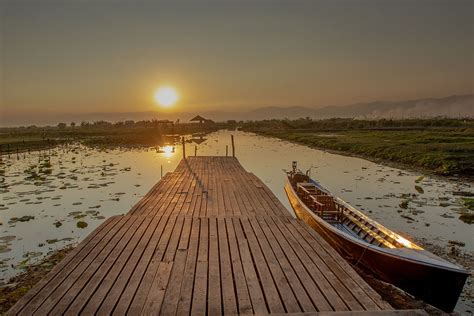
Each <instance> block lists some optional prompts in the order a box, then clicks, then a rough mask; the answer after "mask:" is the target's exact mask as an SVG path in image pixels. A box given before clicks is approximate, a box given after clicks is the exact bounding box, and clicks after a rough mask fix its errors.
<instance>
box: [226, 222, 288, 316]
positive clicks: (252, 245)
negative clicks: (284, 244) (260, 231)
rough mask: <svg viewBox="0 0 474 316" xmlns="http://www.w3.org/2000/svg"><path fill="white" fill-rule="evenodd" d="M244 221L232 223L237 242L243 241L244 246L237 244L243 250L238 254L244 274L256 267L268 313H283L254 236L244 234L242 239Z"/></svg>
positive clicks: (247, 233) (283, 310)
mask: <svg viewBox="0 0 474 316" xmlns="http://www.w3.org/2000/svg"><path fill="white" fill-rule="evenodd" d="M244 220H245V219H236V220H235V221H234V229H235V232H236V235H237V239H238V240H244V239H245V244H244V243H242V244H241V243H239V248H240V246H242V249H244V251H242V249H240V250H241V252H240V254H241V257H242V261H243V262H244V268H246V269H245V270H246V274H247V272H249V270H250V269H251V270H253V269H254V268H255V267H256V270H257V273H258V280H260V282H261V284H262V289H263V293H264V295H265V301H266V302H267V304H268V308H269V311H270V313H284V312H285V308H284V307H283V304H282V302H281V300H280V297H279V294H278V291H277V289H276V286H275V283H274V282H273V278H272V275H271V273H270V271H269V269H268V266H267V264H266V262H265V258H264V256H263V254H262V253H261V250H260V247H259V245H258V243H257V242H256V240H255V236H253V234H252V233H251V232H246V235H245V236H246V237H244V233H243V230H242V226H241V225H242V224H241V222H242V221H244ZM249 234H250V235H249ZM247 243H248V244H247ZM247 246H248V249H249V253H248V254H247ZM250 255H251V257H250ZM244 258H245V259H244ZM252 258H253V260H252ZM250 265H251V266H250ZM252 274H253V273H252ZM249 281H252V280H249V279H247V283H249ZM254 309H256V306H255V305H254ZM256 312H257V311H256Z"/></svg>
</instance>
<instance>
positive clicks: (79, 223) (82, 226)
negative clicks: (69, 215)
mask: <svg viewBox="0 0 474 316" xmlns="http://www.w3.org/2000/svg"><path fill="white" fill-rule="evenodd" d="M76 226H77V228H86V227H87V226H88V224H87V223H86V222H84V221H79V222H77V223H76Z"/></svg>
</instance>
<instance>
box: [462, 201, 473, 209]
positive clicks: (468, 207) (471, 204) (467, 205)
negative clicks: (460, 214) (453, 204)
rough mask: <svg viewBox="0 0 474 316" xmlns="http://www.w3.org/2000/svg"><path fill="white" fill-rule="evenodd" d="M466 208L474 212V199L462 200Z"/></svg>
mask: <svg viewBox="0 0 474 316" xmlns="http://www.w3.org/2000/svg"><path fill="white" fill-rule="evenodd" d="M461 200H462V201H463V203H464V206H465V207H466V208H467V209H468V210H471V211H474V198H462V199H461Z"/></svg>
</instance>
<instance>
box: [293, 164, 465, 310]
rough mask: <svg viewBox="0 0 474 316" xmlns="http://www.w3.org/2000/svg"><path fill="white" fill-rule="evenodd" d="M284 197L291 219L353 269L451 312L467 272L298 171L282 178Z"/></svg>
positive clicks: (294, 167)
mask: <svg viewBox="0 0 474 316" xmlns="http://www.w3.org/2000/svg"><path fill="white" fill-rule="evenodd" d="M287 177H288V178H287V182H286V184H285V192H286V194H287V196H288V199H289V201H290V204H291V206H292V208H293V210H294V211H295V214H296V216H297V217H298V218H299V219H301V220H303V221H304V222H306V223H307V224H308V225H309V226H311V227H312V228H313V229H314V230H316V231H317V232H318V233H319V234H320V235H321V236H322V237H323V238H324V239H325V240H326V241H327V242H328V243H329V244H330V245H332V246H333V247H334V248H335V249H336V250H337V251H338V252H339V253H341V254H342V255H343V256H345V257H348V258H349V259H350V261H352V262H354V264H355V265H359V266H363V267H364V268H365V269H366V270H368V271H371V272H372V273H373V274H374V275H376V276H378V277H379V278H380V279H382V280H384V281H386V282H389V283H392V284H394V285H396V286H398V287H399V288H401V289H403V290H404V291H406V292H408V293H410V294H412V295H413V296H415V297H416V298H419V299H422V300H424V301H426V302H427V303H429V304H431V305H433V306H435V307H437V308H440V309H442V310H443V311H445V312H451V311H452V310H453V309H454V307H455V305H456V302H457V300H458V298H459V295H460V294H461V291H462V288H463V286H464V283H465V281H466V278H467V277H468V275H469V273H468V271H466V270H464V269H463V268H461V267H459V266H457V265H455V264H452V263H450V262H448V261H446V260H444V259H442V258H440V257H438V256H436V255H434V254H432V253H430V252H428V251H426V250H424V249H423V248H422V247H420V246H418V245H416V244H415V243H413V242H411V241H409V240H407V239H406V238H404V237H402V236H400V235H399V234H397V233H395V232H393V231H391V230H390V229H388V228H386V227H384V226H382V225H381V224H379V223H378V222H376V221H374V220H372V219H370V218H369V217H367V216H366V215H365V214H363V213H362V212H360V211H359V210H357V209H355V208H354V207H352V206H351V205H349V204H348V203H346V202H344V201H343V200H342V199H340V198H338V197H335V196H332V195H331V194H330V193H329V191H328V190H326V189H325V188H324V187H323V186H321V185H320V184H319V183H318V182H316V181H314V180H312V179H311V178H310V177H309V176H308V175H307V174H304V173H303V172H301V171H300V170H298V169H297V166H296V162H293V170H292V171H289V172H287Z"/></svg>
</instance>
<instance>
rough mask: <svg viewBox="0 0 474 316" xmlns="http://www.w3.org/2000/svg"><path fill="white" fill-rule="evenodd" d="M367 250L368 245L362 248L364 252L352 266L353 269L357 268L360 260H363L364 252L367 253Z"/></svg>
mask: <svg viewBox="0 0 474 316" xmlns="http://www.w3.org/2000/svg"><path fill="white" fill-rule="evenodd" d="M367 248H369V245H367V246H366V247H365V248H364V251H363V252H362V254H361V255H360V257H359V259H358V260H357V262H356V263H355V264H354V265H353V266H352V267H353V268H355V267H357V265H358V264H359V262H360V261H361V260H362V258H363V257H364V255H365V252H366V251H367Z"/></svg>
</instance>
